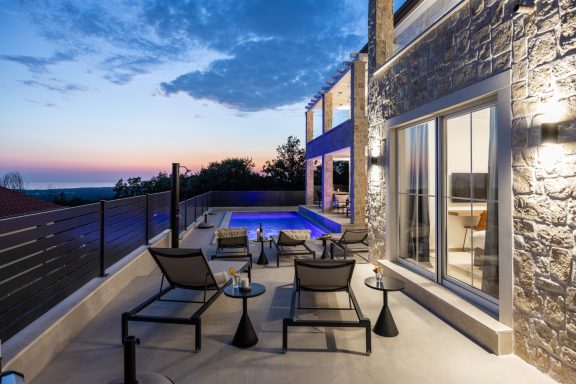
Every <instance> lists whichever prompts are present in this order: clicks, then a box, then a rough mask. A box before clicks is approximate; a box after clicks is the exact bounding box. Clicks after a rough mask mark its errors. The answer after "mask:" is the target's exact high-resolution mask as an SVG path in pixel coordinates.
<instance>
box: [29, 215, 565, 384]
mask: <svg viewBox="0 0 576 384" xmlns="http://www.w3.org/2000/svg"><path fill="white" fill-rule="evenodd" d="M221 217H222V214H221V213H217V215H215V216H211V217H210V220H211V221H213V222H215V223H216V224H218V223H219V220H221ZM212 236H213V230H204V231H200V230H195V231H192V234H191V235H190V236H189V237H188V238H187V239H185V240H184V241H183V245H182V246H183V247H184V246H196V247H198V246H199V245H201V246H202V247H203V248H204V249H205V252H206V253H207V255H210V254H211V252H212V249H213V247H212V245H211V241H212ZM315 246H316V247H317V249H318V250H320V249H321V243H320V242H318V244H316V245H315ZM266 252H267V254H268V257H269V259H270V261H271V262H273V263H271V264H270V265H268V266H265V267H262V266H258V265H256V264H254V265H255V269H254V271H253V279H254V281H257V282H260V283H263V284H264V285H265V286H266V289H267V291H266V293H265V294H264V295H262V296H259V297H256V298H253V299H250V300H249V302H248V311H249V314H250V317H251V319H252V323H253V325H254V328H255V329H256V332H257V333H258V336H259V342H258V344H257V345H256V346H254V347H252V348H249V349H246V350H241V349H238V348H236V347H234V346H232V345H231V344H230V342H231V340H232V337H233V335H234V332H235V330H236V326H237V324H238V321H239V319H240V313H241V306H242V302H241V301H240V300H237V299H231V298H228V297H226V296H224V295H222V296H221V297H220V298H219V299H218V300H217V301H216V302H215V303H214V304H213V305H212V306H211V307H210V308H209V309H208V310H207V311H206V312H205V314H204V315H203V317H202V322H203V323H202V325H203V336H202V337H203V338H202V343H203V344H202V350H201V351H200V352H198V353H195V352H194V351H193V348H194V329H193V328H194V327H192V326H185V325H171V324H167V325H159V324H145V323H131V324H130V334H132V335H134V336H136V337H138V338H140V340H141V345H139V346H138V347H137V350H136V355H137V364H138V370H139V371H155V372H158V373H161V374H163V375H166V376H168V377H170V378H171V379H172V380H174V382H175V383H195V384H196V383H198V384H202V383H207V384H208V383H210V384H213V383H226V384H229V383H234V384H244V383H287V384H288V383H289V384H294V383H314V384H321V383H351V382H354V383H406V384H409V383H419V384H421V383H455V384H456V383H479V384H480V383H482V384H484V383H507V384H512V383H522V384H530V383H534V384H535V383H539V384H540V383H555V381H554V380H552V379H551V378H549V377H548V376H546V375H544V374H543V373H541V372H539V371H538V370H537V369H536V368H534V367H532V366H530V365H528V364H527V363H525V362H524V361H522V360H521V359H519V358H517V357H515V356H504V357H498V356H495V355H493V354H491V353H489V352H486V351H485V350H484V349H482V348H481V347H480V346H478V345H477V344H475V343H474V342H472V341H471V340H469V339H468V338H466V337H465V336H463V335H462V334H460V333H459V332H458V331H457V330H455V329H453V328H452V327H450V326H448V325H447V324H446V323H444V322H443V321H442V320H440V319H439V318H437V317H436V316H434V315H433V314H431V313H430V312H428V311H427V310H425V309H424V308H423V307H421V306H420V305H418V304H417V303H416V302H414V301H412V300H411V299H410V298H408V297H407V296H405V295H404V294H402V293H392V294H390V307H391V310H392V313H393V315H394V318H395V320H396V323H397V325H398V328H399V331H400V335H398V336H397V337H395V338H383V337H380V336H378V335H376V334H374V333H372V354H371V355H370V356H364V349H365V346H364V334H363V331H362V330H356V329H332V330H330V329H326V330H325V329H322V328H318V329H313V328H301V329H297V328H292V330H291V332H290V334H289V350H288V352H287V353H286V354H282V353H281V345H282V330H281V324H282V318H283V317H285V316H287V315H288V312H289V303H290V295H291V283H292V280H293V273H294V270H293V268H292V267H290V265H289V261H290V259H288V258H283V259H282V260H281V267H280V268H276V267H275V252H274V250H273V249H269V248H266ZM258 253H259V247H258V245H257V244H255V245H254V247H253V249H252V254H253V257H254V260H256V258H257V256H258ZM282 261H283V262H282ZM371 269H372V268H371V266H370V265H368V264H359V265H357V268H356V270H355V273H354V279H353V282H352V283H353V284H352V285H353V289H354V291H355V293H356V296H357V298H358V301H359V302H360V305H361V307H362V311H363V312H364V314H365V315H366V316H367V317H369V318H370V319H372V320H373V321H374V320H375V319H376V318H377V316H378V313H379V311H380V308H381V305H382V296H381V294H380V293H379V292H376V291H374V290H371V289H369V288H368V287H366V286H365V285H364V283H363V280H364V278H365V277H367V276H370V275H372V271H371ZM159 282H160V274H159V272H155V273H153V274H152V275H150V276H144V277H139V278H137V279H136V280H134V281H133V282H132V283H131V284H130V285H129V286H128V288H127V289H126V290H124V291H123V292H121V293H120V294H119V295H118V296H117V297H116V298H115V299H114V300H113V302H112V304H111V305H110V306H108V307H107V308H106V309H105V310H103V311H102V312H101V313H99V315H98V316H97V317H96V318H95V319H94V320H93V321H92V322H91V323H90V324H89V325H88V326H86V327H85V328H84V329H83V330H82V332H81V333H80V334H79V335H78V336H77V337H76V338H75V339H74V340H73V341H72V342H71V343H70V344H69V345H68V346H67V347H66V348H65V349H64V350H63V351H62V352H61V353H60V354H59V355H58V356H57V357H56V358H55V359H54V360H53V361H52V362H51V364H50V365H49V366H48V367H47V368H45V369H44V370H43V371H42V372H41V373H40V374H39V375H38V376H37V377H36V378H35V379H34V380H33V381H32V384H44V383H62V384H64V383H108V382H110V381H112V380H114V379H118V378H121V377H122V375H123V373H122V367H123V360H122V359H123V357H122V356H123V355H122V347H121V343H120V314H121V313H122V312H123V311H124V310H127V309H129V308H130V307H132V306H134V305H135V304H137V303H139V302H140V301H142V300H143V299H144V298H146V297H147V296H148V295H150V294H151V293H152V292H154V291H156V289H158V285H159ZM177 294H180V293H177ZM184 294H186V293H184ZM307 299H308V300H314V299H315V298H314V297H309V298H307ZM318 300H329V301H330V302H331V303H335V302H336V301H338V302H339V303H345V302H346V299H345V298H334V297H331V298H328V299H326V298H322V299H320V298H318ZM194 306H195V304H184V305H181V304H175V303H158V305H156V306H155V307H154V308H153V310H154V311H157V313H160V312H164V311H168V312H171V311H174V312H181V313H189V312H190V313H191V311H193V310H194V308H195V307H194ZM302 316H312V317H314V316H324V313H323V311H320V312H316V313H315V312H313V311H308V312H307V313H303V314H302ZM331 316H338V313H337V312H336V313H335V314H334V313H331ZM343 316H347V315H343Z"/></svg>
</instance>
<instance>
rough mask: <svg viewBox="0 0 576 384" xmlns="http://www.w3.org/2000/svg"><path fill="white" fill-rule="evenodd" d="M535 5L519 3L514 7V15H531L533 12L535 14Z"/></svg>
mask: <svg viewBox="0 0 576 384" xmlns="http://www.w3.org/2000/svg"><path fill="white" fill-rule="evenodd" d="M534 8H535V7H534V4H528V3H521V2H518V3H516V4H515V5H514V13H515V14H517V15H518V14H526V15H527V14H530V13H532V12H534Z"/></svg>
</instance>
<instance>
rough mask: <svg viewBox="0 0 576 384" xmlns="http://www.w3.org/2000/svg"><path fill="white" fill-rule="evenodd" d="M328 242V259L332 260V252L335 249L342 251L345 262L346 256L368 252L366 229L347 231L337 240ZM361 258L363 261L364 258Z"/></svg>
mask: <svg viewBox="0 0 576 384" xmlns="http://www.w3.org/2000/svg"><path fill="white" fill-rule="evenodd" d="M330 241H331V243H330V258H332V259H334V250H335V249H336V248H340V249H341V250H343V251H344V260H346V257H347V255H348V254H354V253H356V254H358V253H366V252H368V251H369V250H370V249H369V247H368V229H367V228H358V229H347V230H345V231H344V233H343V234H342V236H341V237H340V238H339V239H338V240H334V239H333V240H330ZM358 256H360V255H358ZM360 257H362V256H360ZM362 258H363V259H365V258H364V257H362Z"/></svg>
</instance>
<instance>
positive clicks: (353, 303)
mask: <svg viewBox="0 0 576 384" xmlns="http://www.w3.org/2000/svg"><path fill="white" fill-rule="evenodd" d="M307 261H308V262H310V260H294V264H295V265H294V269H295V278H294V290H293V292H292V300H291V305H290V317H287V318H284V319H283V321H282V352H283V353H285V352H286V351H287V350H288V327H334V328H364V329H365V334H366V356H369V355H370V353H372V329H371V328H372V327H371V324H370V319H368V318H367V317H364V314H363V313H362V310H361V309H360V305H359V304H358V300H357V299H356V296H355V295H354V291H353V290H352V287H351V286H350V281H351V280H352V273H353V272H354V264H355V261H354V260H345V261H344V262H342V261H335V260H318V261H315V262H313V263H308V262H307ZM296 264H304V265H306V267H307V268H312V269H318V270H319V273H321V270H326V269H331V268H343V267H345V266H348V265H349V264H353V265H352V268H351V270H350V276H349V277H348V281H347V284H346V286H342V287H337V288H333V289H314V288H308V287H303V286H302V285H301V284H300V279H299V278H298V272H297V269H296ZM302 291H309V292H341V291H345V292H347V293H348V302H349V308H335V307H330V308H323V307H301V305H300V295H301V292H302ZM296 295H298V300H297V303H296ZM296 309H320V310H354V311H355V312H356V317H357V318H358V321H349V320H340V321H338V320H296V319H295V317H294V312H295V310H296Z"/></svg>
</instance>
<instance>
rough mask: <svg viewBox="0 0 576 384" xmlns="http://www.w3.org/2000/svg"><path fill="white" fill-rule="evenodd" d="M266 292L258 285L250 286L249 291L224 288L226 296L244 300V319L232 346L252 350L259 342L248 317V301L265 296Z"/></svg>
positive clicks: (230, 286) (231, 287)
mask: <svg viewBox="0 0 576 384" xmlns="http://www.w3.org/2000/svg"><path fill="white" fill-rule="evenodd" d="M264 292H266V287H264V286H263V285H262V284H258V283H252V284H250V290H249V291H244V290H241V289H240V288H234V287H233V286H232V285H229V286H227V287H226V288H224V294H225V295H226V296H228V297H232V298H236V299H242V317H241V318H240V323H239V324H238V328H237V329H236V334H235V335H234V339H232V344H233V345H235V346H237V347H238V348H250V347H251V346H253V345H255V344H256V343H257V342H258V336H257V335H256V332H254V327H253V326H252V322H251V321H250V317H248V299H249V298H250V297H256V296H260V295H262V294H264Z"/></svg>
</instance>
